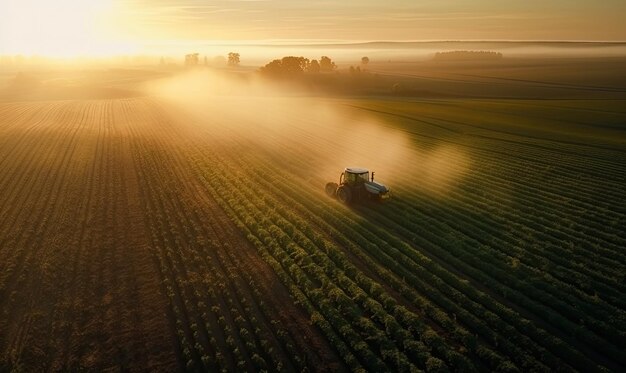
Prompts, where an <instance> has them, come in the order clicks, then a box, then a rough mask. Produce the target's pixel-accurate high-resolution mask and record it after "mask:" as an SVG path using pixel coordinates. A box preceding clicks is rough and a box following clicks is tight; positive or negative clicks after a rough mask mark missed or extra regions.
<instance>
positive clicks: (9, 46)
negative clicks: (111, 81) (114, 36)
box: [0, 0, 133, 57]
mask: <svg viewBox="0 0 626 373" xmlns="http://www.w3.org/2000/svg"><path fill="white" fill-rule="evenodd" d="M112 7H113V5H112V1H111V0H56V1H46V0H5V1H2V3H1V5H0V14H3V19H2V22H0V54H18V53H19V54H25V55H33V54H38V55H46V56H54V57H75V56H104V55H111V54H117V53H128V52H133V50H132V48H130V46H129V45H128V44H127V43H120V42H119V41H114V40H111V39H110V38H108V36H109V35H108V33H107V27H106V26H107V24H108V19H107V18H110V16H111V14H112Z"/></svg>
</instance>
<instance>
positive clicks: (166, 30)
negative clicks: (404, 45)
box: [0, 0, 626, 55]
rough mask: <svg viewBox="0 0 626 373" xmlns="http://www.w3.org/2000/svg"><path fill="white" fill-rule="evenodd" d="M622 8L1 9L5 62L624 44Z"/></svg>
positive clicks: (262, 2) (299, 2)
mask: <svg viewBox="0 0 626 373" xmlns="http://www.w3.org/2000/svg"><path fill="white" fill-rule="evenodd" d="M625 16H626V1H624V0H601V1H598V0H579V1H576V0H525V1H522V0H498V1H492V0H449V1H445V0H439V1H431V0H424V1H420V0H384V1H381V0H358V1H347V0H332V1H330V0H317V1H313V0H204V1H201V0H178V1H174V0H54V1H51V0H0V54H11V53H13V54H15V53H22V54H40V55H55V54H56V55H107V54H125V53H133V52H137V53H140V52H142V51H144V50H146V48H147V47H148V46H149V45H154V44H158V43H161V44H164V43H169V44H178V45H184V44H186V43H188V44H189V45H194V43H199V42H213V43H232V42H234V43H263V42H276V41H280V40H289V41H304V42H311V41H372V40H413V41H415V40H588V41H626V22H624V21H623V19H624V18H625Z"/></svg>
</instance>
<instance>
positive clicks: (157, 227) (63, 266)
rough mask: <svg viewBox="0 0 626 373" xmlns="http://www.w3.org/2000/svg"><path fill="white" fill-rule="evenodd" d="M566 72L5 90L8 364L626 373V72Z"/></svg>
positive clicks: (2, 144) (419, 71) (1, 110)
mask: <svg viewBox="0 0 626 373" xmlns="http://www.w3.org/2000/svg"><path fill="white" fill-rule="evenodd" d="M559 63H561V64H562V66H565V67H563V68H562V69H561V70H559V71H560V73H558V74H557V73H556V72H555V71H557V70H558V69H557V65H558V64H557V63H556V62H554V61H551V62H546V61H541V62H537V61H530V60H523V61H511V62H510V63H507V64H506V65H503V66H499V67H498V66H488V67H484V66H483V67H480V66H479V65H471V66H461V65H449V66H447V67H446V66H443V67H442V66H439V65H436V66H435V65H432V64H429V63H424V64H414V65H412V66H408V64H407V65H405V66H404V67H403V69H404V70H402V69H400V66H399V65H398V64H393V63H390V64H389V65H385V64H382V63H381V64H379V65H375V64H372V66H371V69H372V70H371V71H370V72H368V73H367V74H364V76H362V77H358V78H355V77H354V76H347V75H341V74H343V73H338V74H337V75H336V76H332V75H329V76H324V77H320V78H319V79H318V78H316V77H313V78H309V81H308V83H309V84H310V83H311V81H314V80H315V79H317V80H315V81H322V80H324V79H325V80H326V81H327V82H326V83H323V84H322V83H320V86H319V87H317V88H318V89H319V90H318V91H316V90H314V89H312V91H307V92H306V93H304V94H303V93H302V92H300V91H298V92H296V93H293V92H292V91H285V90H284V84H282V85H280V87H276V86H274V85H268V83H267V82H261V83H259V82H258V81H256V80H255V79H256V78H250V79H248V80H245V79H244V80H243V82H242V80H241V78H237V79H239V80H237V82H238V83H233V82H232V81H231V80H229V79H230V78H228V79H226V80H221V79H222V78H218V77H216V76H215V74H214V73H211V74H212V75H211V74H209V76H208V77H206V76H205V75H206V74H208V73H206V72H204V71H203V72H195V73H186V74H181V76H178V75H175V74H171V73H170V72H165V73H164V72H150V71H148V72H146V71H132V70H120V71H105V72H99V71H93V72H80V73H79V74H78V75H79V76H82V77H76V76H74V75H71V78H72V79H76V80H75V81H74V80H73V81H72V83H71V84H69V83H67V85H64V84H66V83H63V84H61V83H59V81H60V80H59V79H57V78H56V77H45V78H42V79H43V82H42V83H40V84H41V85H40V86H37V87H43V88H42V89H41V90H40V91H36V89H39V88H32V87H30V86H29V87H26V88H24V91H22V92H18V93H15V92H13V91H11V90H7V91H5V92H4V94H0V97H2V100H3V102H0V190H2V191H3V193H1V194H0V258H1V259H2V260H0V371H3V370H16V371H20V370H25V371H48V370H81V369H84V370H95V371H100V370H127V369H129V370H146V369H147V370H157V371H172V370H178V371H185V370H187V371H199V370H200V371H201V370H208V371H249V372H253V371H263V370H266V371H270V372H272V371H372V372H382V371H435V372H443V371H464V372H465V371H467V372H469V371H484V372H487V371H522V372H530V371H533V372H534V371H585V372H589V371H607V370H608V371H620V370H623V367H624V366H626V357H625V355H624V349H625V348H626V297H625V294H626V285H625V284H626V252H625V251H624V248H625V247H626V233H625V229H624V227H626V198H625V197H626V98H625V97H624V92H625V91H626V90H625V89H623V88H620V87H623V86H624V85H623V81H624V76H623V73H620V70H619V69H620V67H619V66H623V65H620V64H618V63H617V62H616V61H615V60H611V59H607V61H594V62H593V63H587V62H586V61H583V62H581V61H579V60H576V61H569V60H563V61H560V62H559ZM541 64H543V65H542V66H544V67H543V70H541V69H540V68H539V67H538V66H539V65H541ZM590 66H595V68H593V69H590V71H593V72H590V73H589V75H587V76H586V77H584V78H581V77H580V76H579V74H578V71H580V68H582V67H590ZM405 70H406V71H405ZM470 70H471V71H470ZM539 70H541V71H542V72H541V73H539V72H538V71H539ZM461 73H463V74H466V75H467V76H466V77H465V78H459V75H458V74H461ZM47 74H49V73H47ZM594 74H595V75H594ZM610 74H613V75H612V76H613V78H610ZM35 75H36V74H35ZM44 75H45V74H41V75H39V76H44ZM85 76H87V78H85ZM163 76H169V78H166V79H165V80H158V81H157V82H153V80H154V79H155V77H156V78H159V79H161V78H162V77H163ZM470 76H471V77H470ZM502 76H507V77H509V78H507V79H509V80H506V81H505V80H499V79H500V78H502ZM133 77H134V78H133ZM546 77H548V78H551V79H552V80H546V79H547V78H546ZM7 79H10V77H9V78H7ZM47 79H49V80H47ZM81 79H82V80H81ZM90 79H91V80H90ZM355 79H359V80H358V82H357V83H354V82H355ZM67 81H70V78H67ZM329 81H330V82H331V83H332V84H330V83H328V82H329ZM81 82H82V83H81ZM85 82H87V83H85ZM129 82H131V83H129ZM144 82H147V85H146V87H147V88H142V87H143V86H142V85H141V84H140V83H144ZM350 82H353V83H354V85H352V86H350V89H346V90H345V91H343V92H342V93H341V94H334V95H332V96H330V95H326V94H320V92H322V91H323V89H328V88H329V87H337V86H342V85H343V84H348V83H350ZM397 82H401V83H402V84H403V86H404V87H406V88H407V89H406V90H404V91H402V92H398V91H391V90H390V87H391V86H392V85H393V84H396V83H397ZM29 84H30V83H29ZM38 84H39V83H38ZM81 84H84V85H81ZM350 84H352V83H350ZM94 87H97V89H96V88H94ZM268 87H269V88H268ZM309 88H311V87H309ZM314 88H315V87H314ZM29 89H30V90H31V91H29ZM51 92H52V93H51ZM85 92H91V94H90V95H86V96H85V97H81V95H84V94H85ZM311 92H314V93H311ZM52 94H54V95H57V96H51V95H52ZM99 95H100V96H101V97H100V96H99ZM347 166H361V167H367V168H369V169H370V170H371V171H375V172H376V180H377V181H379V182H382V183H384V184H386V185H387V186H389V187H390V188H391V193H392V198H391V199H390V200H388V201H385V202H382V203H379V202H367V203H362V204H351V205H343V204H342V203H341V202H339V201H338V200H336V199H333V198H330V197H328V196H327V195H326V194H325V192H324V185H325V184H326V183H327V182H329V181H335V182H336V181H337V180H338V179H339V175H340V173H341V172H342V171H343V169H344V167H347Z"/></svg>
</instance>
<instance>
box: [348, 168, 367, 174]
mask: <svg viewBox="0 0 626 373" xmlns="http://www.w3.org/2000/svg"><path fill="white" fill-rule="evenodd" d="M345 172H349V173H351V174H364V173H366V172H369V171H368V170H367V168H361V167H346V170H345Z"/></svg>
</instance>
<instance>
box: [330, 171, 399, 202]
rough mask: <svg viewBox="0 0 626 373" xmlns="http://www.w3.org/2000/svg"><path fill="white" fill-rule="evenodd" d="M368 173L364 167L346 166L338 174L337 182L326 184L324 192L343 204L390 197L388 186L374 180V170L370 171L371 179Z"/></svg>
mask: <svg viewBox="0 0 626 373" xmlns="http://www.w3.org/2000/svg"><path fill="white" fill-rule="evenodd" d="M369 174H370V172H369V171H368V170H366V169H365V168H358V167H346V168H345V169H344V170H343V172H342V173H341V176H339V184H337V183H333V182H330V183H327V184H326V194H327V195H328V196H329V197H333V198H334V197H336V198H337V199H339V200H340V201H341V202H343V203H345V204H349V203H352V202H360V201H365V200H368V199H369V200H384V199H387V198H389V197H391V193H390V191H389V188H387V187H386V186H384V185H383V184H380V183H377V182H375V181H374V172H373V171H372V178H371V179H370V176H369Z"/></svg>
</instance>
